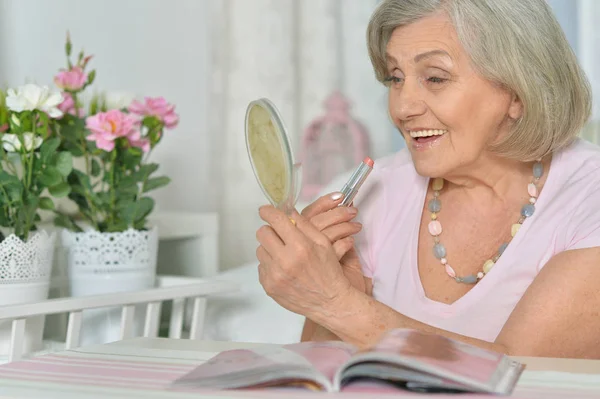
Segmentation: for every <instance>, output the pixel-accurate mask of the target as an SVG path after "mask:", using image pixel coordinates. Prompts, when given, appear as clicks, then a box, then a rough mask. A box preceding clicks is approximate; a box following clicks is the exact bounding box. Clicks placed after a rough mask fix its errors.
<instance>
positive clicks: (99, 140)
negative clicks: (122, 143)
mask: <svg viewBox="0 0 600 399" xmlns="http://www.w3.org/2000/svg"><path fill="white" fill-rule="evenodd" d="M85 127H86V128H88V129H89V130H90V131H91V132H92V133H91V134H90V135H88V136H87V139H88V140H90V141H95V142H96V146H97V147H98V148H100V149H102V150H104V151H112V150H113V149H114V148H115V140H116V139H118V138H119V137H126V138H127V139H128V141H129V143H130V144H131V145H133V146H136V147H141V148H142V149H144V143H143V142H141V137H140V131H139V121H138V120H137V118H136V117H135V116H133V115H129V114H126V113H123V112H121V111H119V110H117V109H111V110H109V111H107V112H100V113H98V114H96V115H93V116H89V117H87V118H86V120H85Z"/></svg>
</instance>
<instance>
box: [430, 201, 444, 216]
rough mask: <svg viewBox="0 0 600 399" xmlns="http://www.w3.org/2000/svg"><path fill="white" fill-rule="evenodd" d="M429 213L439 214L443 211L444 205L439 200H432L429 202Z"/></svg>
mask: <svg viewBox="0 0 600 399" xmlns="http://www.w3.org/2000/svg"><path fill="white" fill-rule="evenodd" d="M428 208H429V212H436V213H437V212H439V211H441V210H442V203H441V201H440V200H439V199H437V198H434V199H432V200H430V201H429V205H428Z"/></svg>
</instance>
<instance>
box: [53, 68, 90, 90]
mask: <svg viewBox="0 0 600 399" xmlns="http://www.w3.org/2000/svg"><path fill="white" fill-rule="evenodd" d="M87 80H88V75H87V73H85V72H84V71H83V69H82V68H81V67H80V66H74V67H73V68H71V69H70V70H68V71H66V70H62V71H60V72H59V73H58V74H57V75H56V76H55V77H54V84H56V86H58V87H59V88H61V89H63V90H64V89H66V90H73V91H74V90H80V89H81V88H83V86H84V85H85V82H87Z"/></svg>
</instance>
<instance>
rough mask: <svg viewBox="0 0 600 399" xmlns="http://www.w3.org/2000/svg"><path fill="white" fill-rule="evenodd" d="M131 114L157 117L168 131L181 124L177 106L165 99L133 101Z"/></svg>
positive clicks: (130, 107) (154, 98)
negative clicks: (176, 110) (176, 111)
mask: <svg viewBox="0 0 600 399" xmlns="http://www.w3.org/2000/svg"><path fill="white" fill-rule="evenodd" d="M129 112H131V113H132V114H136V115H139V116H142V117H143V116H146V115H152V116H156V117H157V118H158V119H160V121H161V122H162V123H164V124H165V127H166V128H167V129H173V128H174V127H176V126H177V124H178V123H179V116H178V115H177V114H176V113H175V106H174V105H173V104H170V103H168V102H167V100H165V99H164V97H146V98H144V102H143V103H142V102H140V101H137V100H134V101H132V103H131V105H129Z"/></svg>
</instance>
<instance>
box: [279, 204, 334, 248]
mask: <svg viewBox="0 0 600 399" xmlns="http://www.w3.org/2000/svg"><path fill="white" fill-rule="evenodd" d="M292 218H294V219H296V227H297V229H296V230H298V232H299V233H300V234H301V235H303V236H304V238H305V239H308V240H309V241H311V242H313V243H315V244H317V245H320V246H330V245H331V242H330V241H329V239H328V238H327V236H325V234H323V233H322V232H320V231H319V230H318V229H317V228H316V227H315V226H314V225H313V224H312V222H311V221H310V220H308V219H307V218H305V217H304V216H302V215H300V214H299V213H298V212H294V213H293V214H292ZM284 241H285V240H284Z"/></svg>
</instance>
